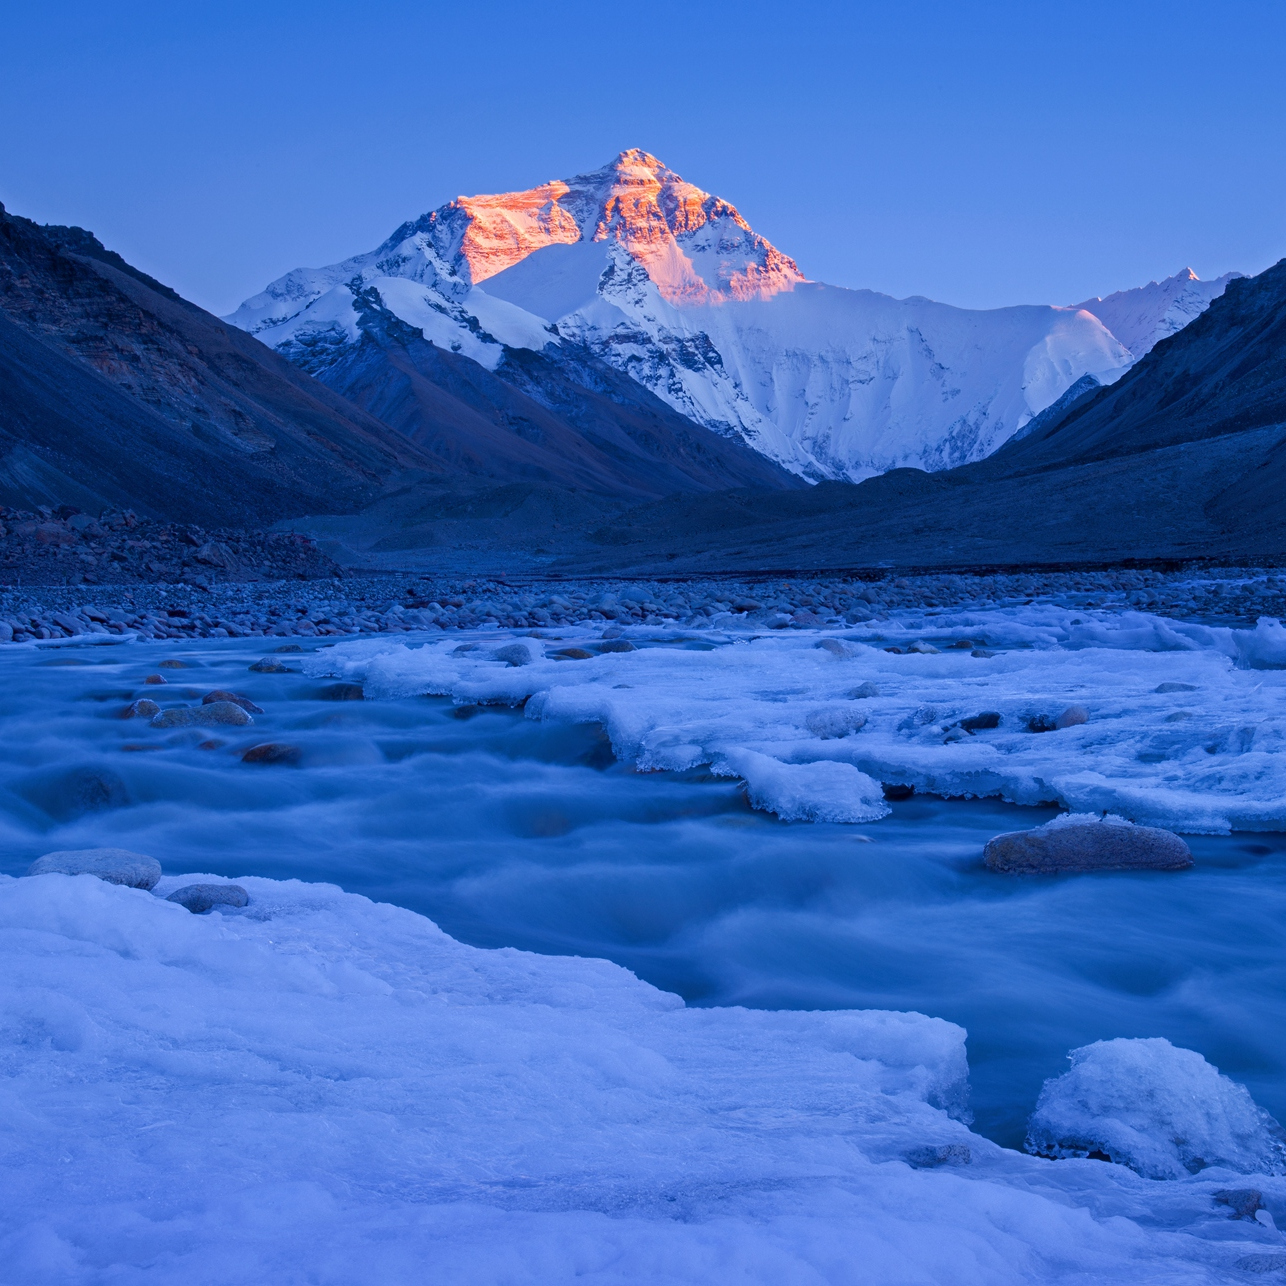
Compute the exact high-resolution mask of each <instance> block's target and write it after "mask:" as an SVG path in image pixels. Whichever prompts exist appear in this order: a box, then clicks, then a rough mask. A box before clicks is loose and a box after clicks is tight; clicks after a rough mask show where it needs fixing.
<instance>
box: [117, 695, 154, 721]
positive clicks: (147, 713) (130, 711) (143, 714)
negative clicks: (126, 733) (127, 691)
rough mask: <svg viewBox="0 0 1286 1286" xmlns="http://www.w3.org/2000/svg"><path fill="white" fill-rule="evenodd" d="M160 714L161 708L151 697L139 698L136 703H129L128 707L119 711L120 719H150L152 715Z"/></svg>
mask: <svg viewBox="0 0 1286 1286" xmlns="http://www.w3.org/2000/svg"><path fill="white" fill-rule="evenodd" d="M160 713H161V707H160V706H158V705H157V704H156V702H155V701H153V700H152V699H151V697H139V699H138V700H137V701H131V702H130V704H129V705H127V706H126V707H125V709H124V710H122V711H121V718H122V719H150V718H152V716H153V715H158V714H160Z"/></svg>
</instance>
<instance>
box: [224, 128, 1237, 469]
mask: <svg viewBox="0 0 1286 1286" xmlns="http://www.w3.org/2000/svg"><path fill="white" fill-rule="evenodd" d="M1180 276H1182V274H1180ZM1178 280H1179V278H1172V279H1171V280H1170V282H1165V283H1161V284H1160V285H1159V286H1158V285H1156V283H1153V285H1152V286H1150V287H1144V288H1142V290H1141V291H1127V292H1123V293H1122V295H1119V296H1112V297H1110V299H1108V300H1095V301H1091V303H1090V304H1089V305H1087V306H1085V307H1073V308H1059V307H1047V306H1021V307H1014V308H1001V309H994V310H989V311H971V310H968V309H961V308H953V307H951V306H949V305H946V304H938V303H934V302H932V301H931V300H927V299H921V298H912V299H905V300H896V299H892V298H890V297H888V296H886V295H881V294H877V293H875V292H873V291H866V290H847V289H842V288H839V287H834V286H826V285H823V284H821V283H818V282H812V281H809V280H807V279H806V278H805V277H804V275H803V273H802V272H801V271H800V269H799V267H798V266H797V265H796V264H795V262H794V261H793V260H792V259H790V258H789V257H787V256H786V255H784V254H782V253H781V252H780V251H779V250H777V249H776V248H775V247H774V246H772V245H771V244H770V243H769V242H768V241H767V240H766V239H765V238H763V237H762V236H760V235H758V234H757V233H755V232H754V230H753V229H752V228H751V227H750V225H749V224H748V223H747V222H746V220H745V219H744V218H743V217H742V216H741V215H740V214H739V213H738V211H737V210H736V209H735V207H733V206H732V205H730V204H729V203H728V202H727V201H724V200H722V199H721V198H719V197H715V196H712V195H710V194H709V193H707V192H704V191H702V190H701V189H700V188H697V187H695V186H693V185H692V184H690V183H687V182H686V181H684V180H683V179H682V178H681V177H680V176H679V175H677V174H675V173H674V172H673V171H672V170H670V169H669V168H668V167H667V166H665V165H664V164H663V163H662V162H661V161H659V160H658V159H657V158H656V157H654V156H651V155H650V154H648V153H646V152H642V151H637V150H635V151H628V152H622V153H621V154H620V155H619V156H618V157H616V159H615V160H613V161H612V162H611V163H609V164H608V165H606V166H604V167H603V168H602V169H600V170H596V171H594V172H592V173H589V174H584V175H579V176H577V177H575V178H573V179H569V180H566V181H561V180H560V181H551V182H549V183H546V184H543V185H541V186H540V187H537V188H533V189H531V190H529V191H526V192H512V193H505V194H501V195H495V196H477V197H459V198H457V200H455V201H452V202H450V203H449V204H447V205H445V206H443V207H441V208H440V209H438V210H434V211H431V212H429V213H428V214H425V215H423V216H422V217H420V218H419V219H417V220H414V221H412V222H409V223H405V224H403V225H402V226H401V227H400V228H398V229H397V230H396V231H395V232H394V233H393V234H392V236H390V237H389V238H388V240H387V241H385V242H384V243H383V244H382V245H380V246H379V247H377V248H376V249H375V250H373V251H371V252H369V253H368V254H363V255H358V256H355V257H353V258H351V259H347V260H345V261H344V262H342V263H339V264H335V265H332V266H331V267H328V268H321V269H297V270H295V271H294V272H291V273H288V274H287V275H286V276H284V277H282V278H280V279H278V280H277V281H275V282H273V283H272V284H271V285H269V286H268V287H267V288H266V289H265V290H264V291H263V292H261V293H260V294H258V295H256V296H254V297H253V298H251V299H248V300H247V301H246V302H245V303H244V304H243V305H242V306H241V307H240V308H239V309H238V310H237V311H236V312H235V313H233V314H232V315H231V316H230V317H229V318H228V320H229V321H231V322H233V323H234V324H236V325H238V326H241V327H243V328H245V329H246V330H248V331H250V332H251V333H253V334H256V335H258V336H259V337H260V338H262V339H263V340H264V342H265V343H268V344H270V345H272V346H273V347H275V348H277V349H278V350H279V351H280V352H282V353H284V354H286V355H287V356H289V357H291V358H292V360H295V361H297V362H300V363H302V364H304V365H305V366H306V367H307V369H309V370H311V371H313V372H314V373H316V374H318V375H319V376H320V377H321V378H323V379H326V380H328V381H329V382H331V383H332V384H333V385H334V387H336V388H339V389H341V391H347V389H346V386H345V385H344V384H343V382H342V380H341V379H339V378H337V377H336V376H334V375H332V374H329V373H328V371H329V369H330V368H331V367H336V366H338V365H340V364H341V363H343V362H344V361H346V357H345V354H346V352H347V350H349V349H351V348H352V347H353V346H355V345H357V344H359V343H360V342H361V339H362V317H363V314H364V310H365V308H366V307H368V306H369V304H371V303H374V302H376V301H377V302H378V306H379V307H380V308H383V309H385V310H387V311H388V312H389V313H390V314H392V315H393V316H395V317H396V318H397V319H399V320H400V321H402V322H404V323H405V324H406V325H407V326H409V327H411V328H412V329H413V330H414V331H417V332H419V333H420V335H421V336H422V337H423V339H424V341H425V342H426V343H429V344H431V345H433V346H434V347H435V348H438V349H441V350H444V351H447V352H451V353H455V354H457V355H459V356H460V357H463V358H466V359H469V360H471V361H472V362H474V363H475V364H477V365H479V366H481V367H483V368H485V369H486V370H489V371H492V372H497V371H498V370H499V368H500V365H501V363H502V362H506V361H512V355H513V354H514V353H515V352H517V351H522V350H525V351H528V352H534V353H540V354H542V355H543V356H544V357H545V358H546V359H547V361H548V363H549V367H548V369H550V370H552V369H554V368H556V367H558V366H560V365H562V364H563V362H564V360H565V355H567V354H571V355H572V356H571V363H572V365H573V366H576V365H583V364H584V362H585V360H586V359H585V355H586V354H588V355H589V356H590V357H592V358H594V359H597V360H598V361H599V362H601V363H602V364H604V365H605V366H608V367H611V368H614V369H615V370H617V371H620V372H623V373H624V374H626V375H628V376H629V377H630V378H631V379H632V380H633V381H634V383H635V384H636V385H639V386H642V387H643V388H645V389H647V390H649V391H650V392H652V393H653V394H655V395H656V397H657V398H658V399H660V400H661V401H663V402H664V403H666V404H668V406H669V407H671V408H672V409H673V410H675V411H677V412H679V413H680V414H682V415H683V416H684V417H686V418H687V419H689V420H690V421H693V422H695V423H696V424H699V425H702V426H704V427H705V428H707V429H710V430H713V432H714V433H716V434H718V435H721V436H723V437H725V438H727V439H730V440H735V441H740V442H744V443H746V444H748V445H749V446H751V447H753V448H754V449H755V450H756V451H758V452H760V453H762V454H763V455H765V456H767V457H768V458H769V459H771V460H773V461H776V462H777V463H779V464H780V465H782V466H783V467H785V468H787V469H789V470H791V471H793V472H794V473H796V474H798V475H800V476H802V477H805V478H808V479H810V480H814V481H815V480H818V479H823V478H841V479H848V480H854V481H856V480H860V479H862V478H865V477H869V476H871V475H873V474H877V473H882V472H884V471H886V470H889V469H893V468H897V467H905V466H914V467H919V468H923V469H944V468H950V467H952V466H955V465H958V464H961V463H964V462H967V461H972V460H978V459H982V458H984V457H985V456H987V455H989V454H990V453H991V452H993V451H994V450H996V449H997V448H998V447H999V446H1000V445H1001V444H1002V443H1004V442H1005V441H1007V440H1008V439H1009V438H1010V437H1011V436H1012V435H1013V434H1014V432H1015V431H1017V430H1018V429H1020V428H1021V427H1022V426H1023V425H1025V424H1026V423H1027V422H1028V421H1029V420H1030V419H1031V418H1032V417H1033V416H1034V415H1036V414H1038V413H1040V412H1041V411H1043V410H1044V409H1046V408H1047V407H1049V406H1050V405H1051V404H1052V403H1054V402H1055V401H1057V400H1058V399H1059V397H1061V396H1062V395H1063V394H1064V393H1065V392H1066V391H1067V389H1068V388H1070V387H1071V386H1072V385H1073V384H1075V383H1076V382H1077V381H1078V380H1079V379H1081V378H1082V377H1083V376H1085V375H1092V376H1093V377H1094V378H1095V380H1096V381H1097V382H1099V383H1109V382H1111V381H1112V380H1113V379H1115V378H1117V377H1119V375H1120V374H1121V373H1122V372H1124V371H1125V370H1127V369H1128V368H1129V366H1130V365H1131V364H1132V363H1133V361H1134V360H1135V359H1136V356H1137V355H1138V354H1136V353H1135V352H1134V351H1133V350H1132V349H1131V347H1130V345H1129V344H1127V343H1124V342H1122V341H1121V340H1120V339H1119V338H1118V337H1116V336H1115V335H1114V334H1113V333H1112V331H1111V330H1110V329H1109V327H1108V326H1107V325H1105V324H1104V321H1103V320H1102V319H1101V318H1100V316H1099V315H1097V314H1096V312H1095V308H1098V309H1101V310H1102V311H1103V313H1104V315H1105V316H1110V317H1111V318H1113V319H1120V320H1121V324H1122V325H1125V323H1126V322H1131V323H1132V324H1133V323H1137V324H1135V325H1134V329H1132V330H1131V331H1130V332H1129V333H1130V343H1133V344H1135V345H1136V346H1138V347H1139V348H1140V351H1144V345H1145V344H1146V343H1147V342H1149V341H1151V342H1155V337H1156V335H1157V334H1159V333H1160V332H1161V331H1162V330H1163V329H1164V328H1165V327H1166V326H1170V327H1173V326H1175V325H1177V324H1179V319H1180V318H1182V317H1183V316H1184V315H1186V314H1185V310H1187V311H1192V310H1193V309H1196V307H1197V304H1198V302H1199V300H1200V298H1201V290H1200V289H1197V288H1196V287H1192V288H1190V289H1188V291H1187V293H1184V291H1183V290H1181V289H1176V288H1173V287H1172V283H1175V282H1178ZM1218 284H1219V283H1208V285H1207V284H1205V283H1202V284H1201V286H1202V289H1207V290H1208V291H1209V293H1211V294H1213V293H1217V292H1216V291H1214V290H1213V287H1214V286H1216V285H1218ZM1194 315H1195V314H1194ZM1140 318H1143V319H1147V318H1151V319H1152V320H1151V325H1150V327H1148V328H1147V329H1146V335H1143V333H1142V332H1141V331H1140V329H1139V328H1140V327H1143V326H1144V325H1145V321H1141V320H1139V319H1140ZM1136 332H1138V333H1136ZM1141 336H1142V337H1141ZM574 382H575V381H574V380H573V383H574Z"/></svg>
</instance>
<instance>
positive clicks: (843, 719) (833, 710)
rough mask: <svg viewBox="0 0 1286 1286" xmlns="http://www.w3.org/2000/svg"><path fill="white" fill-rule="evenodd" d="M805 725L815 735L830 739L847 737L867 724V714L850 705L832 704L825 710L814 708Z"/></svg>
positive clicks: (824, 739) (825, 739) (826, 739)
mask: <svg viewBox="0 0 1286 1286" xmlns="http://www.w3.org/2000/svg"><path fill="white" fill-rule="evenodd" d="M804 724H805V726H806V727H807V728H808V731H809V732H811V733H812V734H813V736H815V737H820V738H821V739H822V740H823V741H829V740H831V739H832V738H835V737H847V736H848V735H849V734H850V733H853V732H858V731H860V730H861V729H862V728H864V727H865V726H866V715H864V714H863V713H862V712H861V711H860V710H853V709H850V708H849V707H848V706H831V707H829V708H827V709H823V710H814V711H813V712H812V713H811V714H810V715H809V716H808V717H807V718H806V719H805V720H804Z"/></svg>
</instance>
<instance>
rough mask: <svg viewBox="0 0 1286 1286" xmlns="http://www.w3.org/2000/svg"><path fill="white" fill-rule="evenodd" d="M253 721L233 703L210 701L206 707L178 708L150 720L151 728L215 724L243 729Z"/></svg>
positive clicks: (199, 726)
mask: <svg viewBox="0 0 1286 1286" xmlns="http://www.w3.org/2000/svg"><path fill="white" fill-rule="evenodd" d="M253 722H254V720H253V719H252V718H251V717H250V716H249V715H248V714H247V713H246V711H245V710H243V709H242V708H241V706H239V705H237V704H236V703H235V702H233V701H211V702H210V703H209V704H208V705H199V706H179V707H178V708H177V709H174V710H162V711H161V713H160V714H158V715H157V716H156V718H154V719H153V720H152V725H151V726H152V727H153V728H201V727H207V728H208V727H213V726H215V725H217V724H229V725H231V726H233V727H245V725H246V724H249V723H253Z"/></svg>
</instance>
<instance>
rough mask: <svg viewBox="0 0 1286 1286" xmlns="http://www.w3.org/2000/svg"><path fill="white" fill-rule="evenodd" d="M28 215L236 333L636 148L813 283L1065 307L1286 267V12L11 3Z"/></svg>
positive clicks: (223, 0) (7, 71) (18, 175)
mask: <svg viewBox="0 0 1286 1286" xmlns="http://www.w3.org/2000/svg"><path fill="white" fill-rule="evenodd" d="M0 22H2V23H3V26H2V27H0V30H3V32H4V37H3V41H2V42H0V121H2V122H3V124H2V125H0V201H3V202H4V203H5V205H6V206H8V208H9V209H10V210H11V211H13V212H14V213H17V214H25V215H27V216H29V217H31V218H35V219H38V220H40V221H41V222H57V223H79V224H81V225H82V226H85V227H88V228H90V229H92V230H93V231H94V232H96V233H97V234H98V235H99V237H100V238H101V239H102V240H103V241H104V242H106V243H107V245H109V246H110V247H112V248H113V249H116V250H119V251H120V252H121V253H122V254H124V255H125V257H126V258H127V259H129V260H131V261H132V262H133V263H135V264H137V265H139V266H140V267H142V268H145V269H146V270H147V271H149V272H151V273H153V274H155V275H156V276H157V277H159V278H160V279H161V280H163V281H165V282H166V283H168V284H170V285H172V286H174V287H175V288H176V289H178V290H179V291H181V292H182V293H183V294H185V295H186V296H188V297H189V298H190V299H193V300H195V301H196V302H197V303H200V304H202V305H204V306H206V307H208V308H212V309H213V310H215V311H216V312H227V311H229V310H231V309H232V308H233V307H234V306H235V305H236V304H237V303H239V302H240V301H241V300H242V299H243V298H244V297H245V296H247V295H249V294H252V293H254V292H255V291H257V290H259V289H261V288H262V287H263V286H264V285H265V284H266V283H267V282H268V281H269V280H270V279H272V278H273V277H275V276H278V275H280V274H281V273H282V272H284V271H286V270H288V269H290V268H293V267H296V266H299V265H319V264H324V263H330V262H333V261H335V260H337V259H341V258H344V257H346V256H348V255H350V254H354V253H357V252H360V251H365V250H369V249H371V248H373V247H374V246H375V245H377V244H378V243H379V242H380V241H381V240H383V238H384V237H385V236H387V235H388V233H389V232H391V231H392V230H393V228H394V227H396V225H397V224H398V223H400V222H401V221H402V220H403V219H406V218H410V217H413V216H415V215H417V214H419V213H421V212H422V211H424V210H427V209H431V208H433V207H434V206H437V205H440V204H442V203H443V202H444V201H448V200H450V199H451V198H452V197H454V196H456V195H458V194H460V193H476V192H496V191H506V190H510V189H515V188H522V187H529V186H531V185H533V184H535V183H539V182H542V181H544V180H546V179H550V178H556V177H567V176H570V175H572V174H574V173H577V172H579V171H583V170H587V169H594V168H597V167H598V166H599V165H601V164H603V163H604V162H605V161H607V160H608V159H609V158H610V157H612V156H614V155H615V154H616V153H617V152H619V151H621V150H622V149H624V148H627V147H643V148H646V149H647V150H649V151H651V152H654V153H656V154H657V155H658V156H660V157H661V158H662V159H663V160H664V161H665V162H666V163H667V164H668V165H670V166H671V167H672V168H673V169H675V170H677V171H678V172H679V173H680V174H682V175H683V176H684V177H685V178H687V179H689V180H690V181H692V182H694V183H696V184H698V185H699V186H701V187H704V188H707V189H709V190H710V191H712V192H715V193H718V194H719V195H720V196H723V197H725V198H727V199H728V200H730V201H732V202H733V203H734V204H736V205H737V206H738V207H739V208H740V210H741V211H742V213H743V214H744V215H745V216H746V218H747V219H748V220H749V221H750V223H751V225H752V226H753V227H755V228H756V230H758V231H759V232H761V233H762V234H763V235H764V236H766V237H768V238H769V240H771V241H773V242H774V243H775V244H776V245H777V246H778V247H780V248H781V249H782V250H783V251H785V252H786V253H787V254H790V255H793V256H794V257H795V259H796V260H797V261H798V262H799V265H800V267H801V268H802V269H803V271H804V272H805V273H807V274H808V275H809V276H810V277H814V278H816V279H819V280H822V281H828V282H832V283H835V284H839V285H845V286H866V287H871V288H872V289H876V290H883V291H887V292H888V293H890V294H893V295H897V296H905V295H912V294H920V295H928V296H930V297H932V298H935V299H942V300H946V301H947V302H950V303H955V304H962V305H967V306H970V307H992V306H996V305H1001V304H1008V303H1020V302H1041V303H1070V302H1074V301H1077V300H1080V299H1083V298H1087V297H1089V296H1092V295H1098V294H1105V293H1107V292H1109V291H1112V290H1117V289H1121V288H1123V287H1128V286H1133V285H1138V284H1140V283H1142V282H1145V281H1148V280H1149V279H1152V278H1157V277H1163V276H1167V275H1169V274H1170V273H1173V272H1176V271H1178V270H1179V269H1181V268H1183V267H1185V266H1187V265H1190V266H1191V267H1192V268H1193V269H1195V271H1196V272H1197V273H1198V274H1199V275H1200V276H1202V277H1210V276H1216V275H1218V274H1220V273H1222V272H1225V271H1227V270H1229V269H1234V268H1235V269H1240V270H1242V271H1246V272H1258V271H1260V270H1261V269H1263V268H1265V267H1266V266H1268V265H1269V264H1270V263H1272V262H1275V261H1276V260H1277V259H1278V258H1280V257H1282V256H1283V255H1286V73H1284V72H1283V67H1284V66H1286V5H1283V4H1281V3H1279V2H1277V0H1264V2H1259V3H1239V2H1238V0H1220V3H1219V4H1211V3H1203V4H1192V3H1184V2H1181V0H1180V2H1174V3H1150V2H1141V3H1131V2H1130V0H1117V2H1116V3H1112V4H1106V3H1079V2H1077V0H1060V2H1059V3H1052V2H1050V3H1044V2H1042V0H1024V2H1022V3H990V4H971V3H967V2H965V0H957V2H956V3H950V4H944V3H937V2H936V0H924V2H921V3H906V4H896V5H895V4H890V3H888V0H883V2H882V3H879V4H868V3H830V4H820V3H808V2H806V0H795V2H794V3H789V4H768V3H758V2H756V0H729V2H727V3H723V4H706V3H702V2H701V0H688V2H687V3H672V2H671V0H649V2H648V3H647V4H644V5H640V4H627V3H615V4H613V3H603V2H602V0H596V2H595V3H557V2H556V0H555V2H552V3H544V4H539V5H537V4H509V3H492V4H487V3H473V4H459V3H455V4H449V5H448V4H437V3H419V4H409V3H396V2H395V0H387V2H384V3H381V2H379V0H367V2H366V3H363V4H360V5H359V4H356V3H349V4H334V3H327V2H326V0H313V2H312V3H295V2H294V0H255V2H254V3H242V2H241V0H219V3H202V2H200V0H190V2H185V3H180V4H174V3H173V2H172V0H166V2H165V3H131V2H130V0H121V2H119V3H110V4H104V3H102V2H101V0H97V2H96V3H93V4H81V3H60V2H59V0H44V2H43V3H41V4H38V5H37V4H31V3H27V2H26V0H22V2H21V3H15V2H14V0H0Z"/></svg>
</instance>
